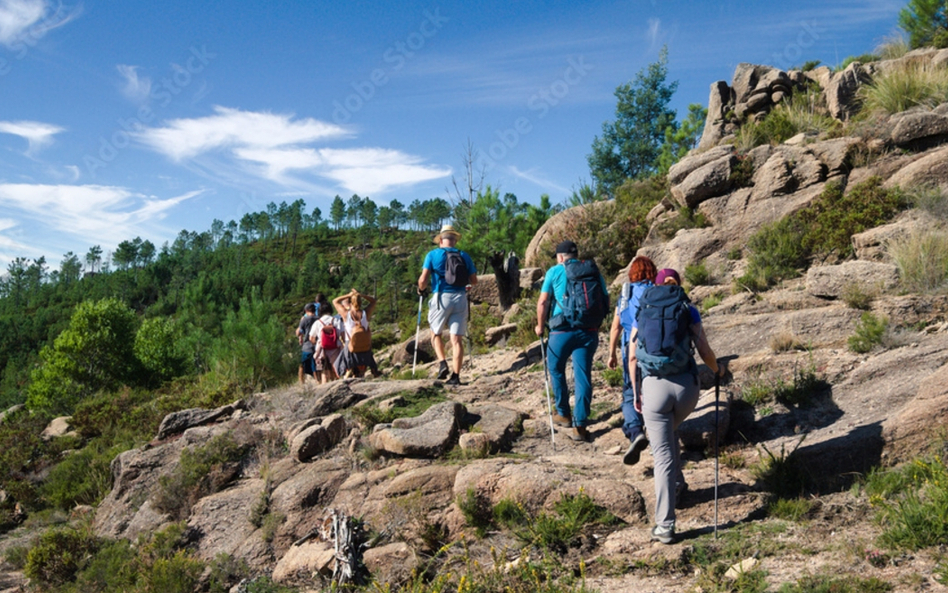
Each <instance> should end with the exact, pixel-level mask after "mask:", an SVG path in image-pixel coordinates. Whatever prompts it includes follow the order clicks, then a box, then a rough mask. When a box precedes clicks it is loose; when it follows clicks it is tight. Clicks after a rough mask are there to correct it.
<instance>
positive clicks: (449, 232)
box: [433, 224, 461, 245]
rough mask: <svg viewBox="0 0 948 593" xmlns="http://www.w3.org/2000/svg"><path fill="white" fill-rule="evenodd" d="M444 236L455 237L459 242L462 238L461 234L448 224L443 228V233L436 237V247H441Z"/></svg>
mask: <svg viewBox="0 0 948 593" xmlns="http://www.w3.org/2000/svg"><path fill="white" fill-rule="evenodd" d="M442 235H454V238H455V239H458V240H459V239H460V238H461V233H459V232H457V231H456V230H454V227H453V226H452V225H450V224H446V225H444V226H442V227H441V232H440V233H438V234H437V235H435V236H434V239H433V241H434V244H435V245H439V244H440V243H441V236H442Z"/></svg>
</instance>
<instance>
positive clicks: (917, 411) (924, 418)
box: [882, 365, 948, 465]
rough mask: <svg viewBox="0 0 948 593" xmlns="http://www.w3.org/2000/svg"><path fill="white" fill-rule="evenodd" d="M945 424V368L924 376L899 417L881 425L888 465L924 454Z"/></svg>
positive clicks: (947, 416) (947, 382)
mask: <svg viewBox="0 0 948 593" xmlns="http://www.w3.org/2000/svg"><path fill="white" fill-rule="evenodd" d="M946 423H948V365H946V366H943V367H941V368H940V369H938V370H937V371H935V372H934V373H933V374H931V375H929V376H928V377H926V378H925V379H924V380H923V381H922V382H921V384H920V385H919V387H918V393H917V395H916V396H915V398H914V399H912V400H911V401H910V402H909V403H908V404H907V405H906V406H905V407H904V408H903V411H902V413H901V414H899V415H897V416H894V417H892V418H890V419H888V420H887V421H886V422H885V424H884V425H883V431H882V437H883V438H884V439H885V442H886V445H885V450H886V452H887V454H888V458H889V459H888V462H889V463H890V464H893V465H894V464H896V463H900V462H905V461H909V460H911V459H913V458H915V457H918V456H921V455H924V454H925V453H927V452H928V451H929V447H931V444H932V443H933V442H937V441H940V440H941V439H942V438H943V437H941V436H939V435H941V434H942V432H943V431H944V427H945V425H946Z"/></svg>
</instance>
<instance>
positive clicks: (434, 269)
mask: <svg viewBox="0 0 948 593" xmlns="http://www.w3.org/2000/svg"><path fill="white" fill-rule="evenodd" d="M460 238H461V233H459V232H457V231H456V230H454V227H453V226H451V225H449V224H446V225H444V226H442V227H441V232H440V233H438V234H437V235H435V236H434V243H435V244H436V245H438V249H433V250H431V251H429V252H428V254H427V255H426V256H425V262H424V264H422V270H421V276H419V277H418V294H419V295H421V296H422V297H423V296H424V295H425V293H426V291H427V288H428V282H429V280H430V281H431V291H432V294H431V300H430V301H429V302H428V325H429V326H430V327H431V346H432V347H433V348H434V351H435V355H436V356H437V358H438V379H445V378H447V377H448V373H449V372H450V374H451V378H450V379H448V380H447V382H446V383H445V384H446V385H460V384H461V376H460V373H461V365H462V364H463V363H464V336H466V335H467V321H468V319H467V318H468V312H469V309H468V303H467V287H468V286H474V285H475V284H477V269H476V268H475V267H474V261H473V260H472V259H471V256H470V255H468V254H467V253H465V252H463V251H461V250H459V249H457V248H456V247H455V245H457V242H458V240H459V239H460ZM445 327H447V328H448V329H449V331H450V333H451V353H452V366H453V368H452V369H451V370H450V371H449V369H448V361H447V359H446V357H445V355H444V342H443V341H442V339H441V332H442V331H444V328H445Z"/></svg>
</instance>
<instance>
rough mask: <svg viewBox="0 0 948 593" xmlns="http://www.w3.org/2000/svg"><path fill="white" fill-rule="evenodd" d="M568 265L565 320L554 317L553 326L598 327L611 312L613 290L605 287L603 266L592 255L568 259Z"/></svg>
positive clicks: (563, 309) (565, 265)
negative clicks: (610, 290) (598, 264)
mask: <svg viewBox="0 0 948 593" xmlns="http://www.w3.org/2000/svg"><path fill="white" fill-rule="evenodd" d="M564 267H565V268H566V292H565V293H564V294H563V301H562V302H561V303H560V309H562V311H563V312H562V314H561V316H562V320H556V319H555V318H554V320H551V321H550V327H551V328H556V327H562V326H563V325H568V326H569V327H571V328H573V329H598V328H599V326H600V325H602V321H603V320H604V319H605V318H606V315H607V314H608V312H609V294H608V293H606V291H605V290H603V288H602V280H601V278H602V276H601V275H600V274H599V266H597V265H596V262H595V261H593V260H591V259H581V260H573V261H572V263H570V261H567V262H566V263H565V264H564ZM557 317H560V315H557Z"/></svg>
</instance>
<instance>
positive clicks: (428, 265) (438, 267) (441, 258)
mask: <svg viewBox="0 0 948 593" xmlns="http://www.w3.org/2000/svg"><path fill="white" fill-rule="evenodd" d="M449 249H450V250H452V251H457V252H458V253H460V254H461V257H462V258H463V259H464V264H465V265H466V266H467V272H468V274H470V275H471V276H475V275H477V268H475V267H474V260H472V259H471V256H470V255H468V254H467V253H465V252H463V251H461V250H460V249H455V248H454V247H439V248H438V249H433V250H431V251H429V252H428V255H426V256H425V263H424V264H422V267H423V268H424V269H426V270H431V290H432V292H464V291H465V288H464V287H463V286H451V285H450V284H448V283H447V282H446V281H445V279H444V266H445V262H446V261H447V253H448V250H449Z"/></svg>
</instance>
